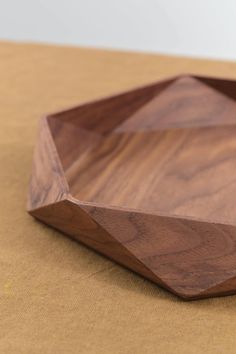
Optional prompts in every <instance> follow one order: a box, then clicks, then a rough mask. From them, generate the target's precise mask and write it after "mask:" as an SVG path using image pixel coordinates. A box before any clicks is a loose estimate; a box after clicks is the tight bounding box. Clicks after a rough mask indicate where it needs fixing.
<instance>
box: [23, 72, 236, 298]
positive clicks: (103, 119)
mask: <svg viewBox="0 0 236 354" xmlns="http://www.w3.org/2000/svg"><path fill="white" fill-rule="evenodd" d="M235 123H236V82H235V81H230V80H223V79H216V78H208V77H199V76H191V75H185V76H178V77H175V78H171V79H167V80H164V81H160V82H157V83H154V84H151V85H148V86H145V87H141V88H137V89H134V90H132V91H129V92H125V93H122V94H119V95H116V96H113V97H109V98H105V99H101V100H97V101H94V102H90V103H86V104H83V105H80V106H78V107H76V108H72V109H70V110H67V111H63V112H60V113H56V114H52V115H49V116H47V117H45V118H43V119H42V120H41V125H40V131H39V138H38V143H37V147H36V150H35V156H34V166H33V172H32V178H31V183H30V190H29V201H28V210H29V212H30V214H32V215H33V216H34V217H36V218H37V219H39V220H41V221H43V222H44V223H46V224H48V225H51V226H53V227H55V228H56V229H58V230H61V231H62V232H64V233H66V234H68V235H70V236H72V237H74V238H75V239H77V240H79V241H81V242H83V243H84V244H86V245H87V246H89V247H92V248H93V249H95V250H97V251H99V252H100V253H102V254H104V255H106V256H108V257H110V258H112V259H113V260H115V261H116V262H118V263H120V264H122V265H124V266H126V267H128V268H130V269H132V270H133V271H135V272H137V273H139V274H141V275H142V276H144V277H146V278H148V279H150V280H152V281H153V282H155V283H157V284H158V285H160V286H162V287H164V288H166V289H168V290H170V291H171V292H173V293H174V294H177V295H179V296H180V297H182V298H185V299H197V298H202V297H209V296H219V295H227V294H233V293H236V205H235V204H236V124H235Z"/></svg>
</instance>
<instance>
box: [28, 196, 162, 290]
mask: <svg viewBox="0 0 236 354" xmlns="http://www.w3.org/2000/svg"><path fill="white" fill-rule="evenodd" d="M30 213H31V215H33V216H34V217H36V218H37V219H39V220H40V221H43V222H44V223H46V224H48V225H50V226H53V227H54V228H56V229H58V230H60V231H62V232H64V233H65V234H67V235H69V236H71V237H72V238H74V239H76V240H78V241H80V242H82V243H83V244H85V245H87V246H89V247H91V248H93V249H95V250H96V251H98V252H100V253H102V254H103V255H106V256H107V257H109V258H111V259H113V260H115V261H116V262H117V263H119V264H122V265H124V266H125V267H127V268H129V269H132V270H133V271H135V272H136V273H139V274H141V275H143V276H144V277H146V278H148V279H150V280H152V281H154V282H157V283H158V284H160V285H161V286H163V287H165V288H168V286H167V285H166V284H165V283H164V282H162V280H161V279H158V277H157V276H156V275H155V274H153V273H152V271H151V270H150V269H148V268H147V267H146V266H145V265H144V264H143V263H142V262H140V260H138V259H137V258H136V257H135V256H134V255H133V254H132V253H131V252H130V251H129V250H128V249H127V248H126V247H125V246H124V245H123V244H122V243H120V242H119V241H118V240H117V239H116V238H114V237H113V236H112V235H110V234H109V233H108V232H107V231H106V230H105V229H104V228H103V227H102V226H101V225H99V224H98V223H97V222H96V221H95V220H93V218H92V217H91V216H90V215H89V214H87V213H86V211H85V210H83V209H81V208H80V205H79V204H78V203H74V202H73V201H71V200H67V199H65V200H61V201H59V202H57V203H55V204H51V205H46V206H44V207H42V208H39V209H36V210H33V211H31V212H30Z"/></svg>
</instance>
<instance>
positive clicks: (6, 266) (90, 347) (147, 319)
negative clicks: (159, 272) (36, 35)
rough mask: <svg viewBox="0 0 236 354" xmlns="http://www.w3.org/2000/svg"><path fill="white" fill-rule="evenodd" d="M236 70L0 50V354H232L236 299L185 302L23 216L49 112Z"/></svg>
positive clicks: (70, 51) (42, 49)
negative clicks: (181, 78) (154, 84)
mask: <svg viewBox="0 0 236 354" xmlns="http://www.w3.org/2000/svg"><path fill="white" fill-rule="evenodd" d="M179 73H198V74H207V75H217V76H221V77H229V78H236V63H232V62H218V61H209V60H199V59H198V60H196V59H190V58H180V57H178V58H176V57H170V56H159V55H153V54H141V53H128V52H126V53H124V52H123V53H122V52H112V51H105V50H94V49H84V48H83V49H82V48H71V47H57V46H48V45H34V44H17V43H7V42H1V43H0V78H1V79H0V145H1V146H0V166H1V170H0V191H1V198H0V226H1V227H0V230H1V231H0V314H1V320H0V352H1V353H4V354H5V353H6V354H8V353H17V354H21V353H22V354H23V353H24V354H27V353H30V354H32V353H34V354H35V353H44V354H47V353H50V354H52V353H57V354H60V353H63V354H64V353H66V354H67V353H80V354H84V353H92V354H106V353H109V354H119V353H120V354H130V353H134V354H144V353H145V354H150V353H153V354H156V353H159V354H173V353H175V354H178V353H179V354H185V353H186V354H192V353H199V354H200V353H203V352H204V353H220V354H222V353H227V354H231V353H235V346H236V336H235V328H236V296H229V297H225V298H216V299H208V300H201V301H195V302H183V301H181V300H179V299H178V298H176V297H175V296H173V295H171V294H169V293H168V292H166V291H164V290H162V289H160V288H158V287H157V286H156V285H154V284H152V283H151V282H149V281H147V280H145V279H143V278H141V277H139V276H138V275H135V274H133V273H132V272H131V271H128V270H126V269H124V268H123V267H121V266H118V265H117V264H115V263H113V262H112V261H109V260H108V259H106V258H104V257H103V256H100V255H99V254H97V253H95V252H94V251H92V250H90V249H88V248H86V247H84V246H83V245H81V244H79V243H76V242H74V241H72V240H70V239H69V238H67V237H65V236H63V235H62V234H60V233H59V232H57V231H55V230H52V229H50V228H48V227H46V226H44V225H42V224H40V223H38V222H37V221H35V220H34V219H33V218H31V217H30V216H29V215H28V214H27V213H26V211H25V204H26V194H27V187H28V180H29V176H30V171H31V163H32V154H33V147H34V143H35V139H36V133H37V124H38V120H39V118H40V116H42V115H44V114H45V113H47V112H53V111H57V110H60V109H63V108H67V107H69V106H71V105H76V104H79V103H81V102H84V101H88V100H90V99H94V98H97V97H102V96H106V95H107V94H111V93H115V92H117V91H121V90H123V89H128V88H132V87H134V86H136V85H141V84H145V83H148V82H150V81H155V80H157V79H159V78H164V77H166V76H171V75H175V74H179Z"/></svg>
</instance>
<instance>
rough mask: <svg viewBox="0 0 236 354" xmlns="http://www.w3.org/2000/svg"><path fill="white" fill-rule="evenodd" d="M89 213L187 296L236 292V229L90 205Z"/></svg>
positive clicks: (86, 207) (142, 260)
mask: <svg viewBox="0 0 236 354" xmlns="http://www.w3.org/2000/svg"><path fill="white" fill-rule="evenodd" d="M83 209H84V210H86V212H87V213H88V214H89V215H91V216H92V218H93V219H94V220H96V222H97V223H98V224H99V225H101V227H103V228H104V229H106V231H107V232H109V234H110V235H112V236H113V237H114V238H115V239H117V240H118V241H119V242H120V243H121V244H123V245H124V246H125V247H126V248H127V249H128V250H129V251H130V253H132V254H133V255H134V257H136V258H137V259H138V260H139V261H141V262H142V263H143V264H145V266H146V267H147V268H148V269H150V271H152V272H153V273H154V274H155V275H156V276H157V277H158V278H160V279H161V280H162V281H163V282H164V283H165V284H166V285H167V286H168V287H169V288H171V289H172V291H173V292H175V293H177V294H178V295H180V296H181V297H184V298H189V299H192V298H200V297H207V296H214V295H215V296H218V295H225V294H227V293H232V292H234V293H235V292H236V291H235V281H232V279H233V278H234V277H235V276H236V228H235V227H234V226H229V225H222V224H216V223H207V222H199V221H194V220H187V219H181V218H177V217H176V218H175V217H166V216H158V215H148V214H143V213H141V212H128V211H125V210H115V209H107V208H100V207H92V206H88V205H84V206H83Z"/></svg>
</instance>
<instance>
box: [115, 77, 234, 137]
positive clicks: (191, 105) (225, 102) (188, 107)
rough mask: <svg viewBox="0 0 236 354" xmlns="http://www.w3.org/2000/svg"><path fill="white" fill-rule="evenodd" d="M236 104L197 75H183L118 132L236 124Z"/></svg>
mask: <svg viewBox="0 0 236 354" xmlns="http://www.w3.org/2000/svg"><path fill="white" fill-rule="evenodd" d="M235 110H236V103H235V101H234V100H233V99H232V98H230V97H228V96H226V95H225V94H224V93H222V92H219V91H217V90H215V89H214V88H212V87H211V86H208V85H207V84H206V83H204V82H202V81H200V80H198V79H196V78H194V77H181V78H178V79H176V80H175V81H174V82H172V83H171V84H170V85H169V86H168V87H166V88H165V89H164V90H163V91H162V92H161V93H160V94H159V95H157V96H155V97H154V98H153V99H152V100H150V101H149V102H148V103H146V104H145V105H144V106H143V107H141V108H140V109H139V110H138V111H137V112H136V113H134V114H133V115H132V116H130V117H129V118H128V119H127V120H126V121H125V122H123V123H122V124H121V125H120V126H118V127H117V128H116V132H129V131H140V130H141V131H153V130H158V129H167V128H184V127H202V126H215V125H224V124H232V123H234V124H235V123H236V117H235Z"/></svg>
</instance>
